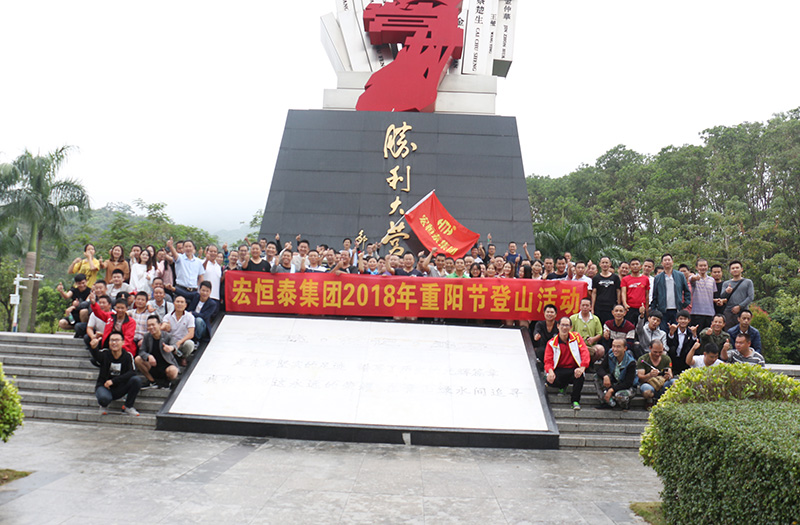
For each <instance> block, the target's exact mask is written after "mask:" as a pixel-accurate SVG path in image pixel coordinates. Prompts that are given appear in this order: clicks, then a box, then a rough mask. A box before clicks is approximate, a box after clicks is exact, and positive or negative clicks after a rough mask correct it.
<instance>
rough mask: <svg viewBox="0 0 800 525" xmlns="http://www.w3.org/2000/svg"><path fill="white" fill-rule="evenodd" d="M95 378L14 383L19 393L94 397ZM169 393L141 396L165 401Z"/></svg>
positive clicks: (150, 392)
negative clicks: (66, 393)
mask: <svg viewBox="0 0 800 525" xmlns="http://www.w3.org/2000/svg"><path fill="white" fill-rule="evenodd" d="M96 378H97V376H95V378H94V379H92V380H91V381H85V380H84V381H82V380H78V379H58V380H52V379H43V378H35V379H32V378H29V377H19V378H17V379H16V380H15V381H14V382H15V383H16V385H17V387H18V388H19V390H20V392H49V393H64V392H69V393H73V394H81V395H89V396H91V397H94V391H95V379H96ZM169 392H170V391H169V390H162V389H155V388H152V389H148V390H143V391H142V393H141V395H143V396H147V397H152V398H155V399H166V398H167V397H168V396H169Z"/></svg>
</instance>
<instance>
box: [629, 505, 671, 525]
mask: <svg viewBox="0 0 800 525" xmlns="http://www.w3.org/2000/svg"><path fill="white" fill-rule="evenodd" d="M631 510H632V511H633V512H635V513H636V514H637V515H638V516H640V517H642V519H644V520H645V521H646V522H647V523H650V524H651V525H667V522H666V520H665V519H664V513H663V512H662V511H661V502H660V501H658V502H649V503H631Z"/></svg>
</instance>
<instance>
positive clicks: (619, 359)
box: [595, 337, 639, 410]
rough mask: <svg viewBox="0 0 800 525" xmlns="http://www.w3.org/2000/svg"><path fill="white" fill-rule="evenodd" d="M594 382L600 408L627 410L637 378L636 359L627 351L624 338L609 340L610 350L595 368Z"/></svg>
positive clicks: (633, 393)
mask: <svg viewBox="0 0 800 525" xmlns="http://www.w3.org/2000/svg"><path fill="white" fill-rule="evenodd" d="M595 382H596V383H597V397H599V398H600V407H601V408H613V407H619V408H621V409H622V410H628V408H629V407H630V403H631V400H632V399H633V397H634V396H635V395H636V386H637V384H638V382H639V379H638V377H637V376H636V359H634V357H633V354H632V353H631V352H630V351H628V349H627V342H626V341H625V339H623V338H621V337H617V338H615V339H614V340H613V341H612V342H611V352H608V353H607V354H606V357H605V359H603V364H602V365H601V366H600V367H599V368H598V369H597V376H596V378H595Z"/></svg>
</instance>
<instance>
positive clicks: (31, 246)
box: [0, 146, 89, 331]
mask: <svg viewBox="0 0 800 525" xmlns="http://www.w3.org/2000/svg"><path fill="white" fill-rule="evenodd" d="M71 149H72V148H71V147H70V146H63V147H61V148H58V149H56V150H54V151H52V152H50V153H48V154H46V155H36V156H34V155H33V154H32V153H31V152H29V151H25V153H23V154H22V155H20V156H19V157H17V158H16V159H15V160H14V161H13V162H11V163H9V164H3V165H2V166H0V179H2V180H3V181H4V186H5V191H4V193H3V195H2V197H0V223H3V222H7V221H9V220H12V218H15V219H16V220H17V221H20V222H22V223H23V224H24V225H25V226H26V227H27V229H28V246H27V252H26V254H25V264H24V272H25V274H34V273H38V271H39V259H40V252H41V247H42V241H44V240H45V239H48V240H50V241H51V242H52V243H53V246H54V247H55V248H56V250H59V251H61V252H65V251H66V240H65V236H64V227H65V226H66V224H67V222H68V219H69V217H70V215H71V214H78V213H85V212H87V211H88V210H89V195H88V194H87V193H86V190H85V189H84V187H83V185H82V184H81V183H80V182H78V181H77V180H73V179H58V170H59V169H60V168H61V166H62V165H63V164H64V162H66V159H67V155H68V154H69V152H70V151H71ZM38 288H39V286H38V282H33V283H31V285H30V286H28V288H27V289H26V290H25V294H24V295H23V301H22V315H21V319H20V330H21V331H28V328H29V327H30V328H32V327H35V326H36V301H37V298H38Z"/></svg>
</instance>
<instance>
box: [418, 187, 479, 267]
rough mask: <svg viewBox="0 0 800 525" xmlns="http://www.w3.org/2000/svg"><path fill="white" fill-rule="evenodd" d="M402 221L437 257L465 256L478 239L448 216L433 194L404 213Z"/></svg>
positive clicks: (476, 234) (433, 192) (474, 234)
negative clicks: (434, 248)
mask: <svg viewBox="0 0 800 525" xmlns="http://www.w3.org/2000/svg"><path fill="white" fill-rule="evenodd" d="M405 218H406V222H407V223H408V225H409V226H411V229H412V230H414V233H416V234H417V237H418V238H419V240H420V242H422V245H423V246H425V248H427V249H428V250H432V249H433V247H434V246H436V247H438V248H439V253H444V254H446V255H448V256H449V257H452V258H454V259H457V258H459V257H463V256H465V255H466V254H467V253H468V252H469V251H470V250H471V249H472V247H473V246H475V243H476V242H478V239H480V237H481V236H480V234H478V233H475V232H473V231H470V230H469V229H468V228H466V227H464V226H463V225H461V223H459V222H458V221H457V220H455V219H454V218H453V216H452V215H450V213H449V212H448V211H447V210H446V209H445V207H444V206H442V203H441V202H439V199H438V198H437V197H436V190H434V191H432V192H430V193H429V194H428V195H426V196H425V197H424V198H423V199H422V200H421V201H419V202H418V203H417V204H416V205H414V207H412V208H411V209H410V210H408V211H407V212H406V213H405Z"/></svg>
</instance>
